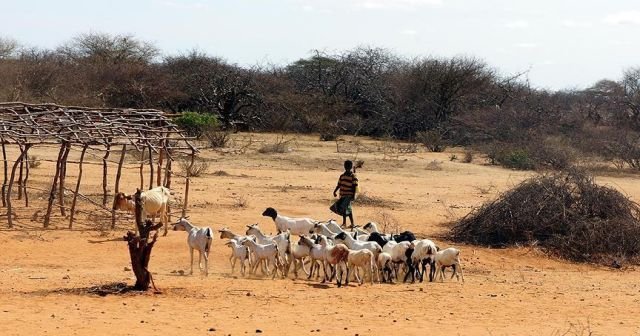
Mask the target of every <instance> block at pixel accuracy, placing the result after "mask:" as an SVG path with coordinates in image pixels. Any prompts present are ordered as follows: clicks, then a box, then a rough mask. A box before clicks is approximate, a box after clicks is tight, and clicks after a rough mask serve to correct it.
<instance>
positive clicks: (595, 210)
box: [450, 170, 640, 264]
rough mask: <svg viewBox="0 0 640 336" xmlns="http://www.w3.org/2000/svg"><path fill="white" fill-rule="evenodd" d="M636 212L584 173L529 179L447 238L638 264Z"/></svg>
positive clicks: (627, 201) (472, 215)
mask: <svg viewBox="0 0 640 336" xmlns="http://www.w3.org/2000/svg"><path fill="white" fill-rule="evenodd" d="M639 215H640V207H639V206H638V204H636V203H634V202H633V201H631V200H630V199H629V198H627V197H626V196H624V195H623V194H622V193H620V192H619V191H617V190H615V189H612V188H610V187H605V186H599V185H597V184H595V182H594V181H593V178H592V177H591V176H589V175H587V174H586V173H584V172H582V171H577V170H572V171H570V172H565V173H555V174H549V175H544V176H538V177H533V178H531V179H528V180H526V181H524V182H522V183H521V184H520V185H518V186H516V187H515V188H513V189H511V190H510V191H507V192H505V193H504V194H502V195H501V196H500V197H499V198H498V199H497V200H494V201H492V202H489V203H486V204H484V205H483V206H482V207H481V208H479V209H477V210H475V211H473V212H471V213H470V214H468V215H467V216H466V217H464V218H463V219H461V220H460V221H459V222H458V223H456V224H455V225H454V226H453V228H452V229H451V233H450V234H451V238H453V239H454V240H456V241H463V242H469V243H473V244H480V245H488V246H492V247H503V246H512V245H518V244H529V245H539V246H541V247H542V248H544V249H545V250H546V251H547V252H548V253H550V254H553V255H556V256H559V257H562V258H566V259H570V260H574V261H582V262H600V263H607V264H609V263H611V262H612V260H614V261H618V260H630V261H634V262H637V261H638V259H637V257H638V255H639V254H640V220H639V219H640V216H639Z"/></svg>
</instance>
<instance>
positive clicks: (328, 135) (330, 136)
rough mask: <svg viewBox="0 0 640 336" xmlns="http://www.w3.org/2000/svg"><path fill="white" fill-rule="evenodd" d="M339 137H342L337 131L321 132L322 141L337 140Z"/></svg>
mask: <svg viewBox="0 0 640 336" xmlns="http://www.w3.org/2000/svg"><path fill="white" fill-rule="evenodd" d="M339 138H340V135H339V134H337V133H335V132H322V133H320V141H336V140H338V139H339Z"/></svg>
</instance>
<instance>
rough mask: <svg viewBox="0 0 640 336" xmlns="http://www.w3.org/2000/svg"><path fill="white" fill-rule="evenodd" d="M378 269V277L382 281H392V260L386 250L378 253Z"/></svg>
mask: <svg viewBox="0 0 640 336" xmlns="http://www.w3.org/2000/svg"><path fill="white" fill-rule="evenodd" d="M378 269H379V270H380V278H381V279H382V282H393V280H392V277H393V271H394V268H393V261H392V259H391V255H390V254H389V253H387V252H382V253H380V254H379V255H378Z"/></svg>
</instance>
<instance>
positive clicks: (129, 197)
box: [124, 195, 133, 200]
mask: <svg viewBox="0 0 640 336" xmlns="http://www.w3.org/2000/svg"><path fill="white" fill-rule="evenodd" d="M124 198H126V199H128V200H132V199H133V195H124Z"/></svg>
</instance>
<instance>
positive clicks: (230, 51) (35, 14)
mask: <svg viewBox="0 0 640 336" xmlns="http://www.w3.org/2000/svg"><path fill="white" fill-rule="evenodd" d="M0 20H1V21H2V25H1V26H0V27H1V28H0V36H3V37H11V38H14V39H16V40H18V41H19V42H21V43H23V44H26V45H35V46H41V47H55V46H57V45H59V44H60V43H62V42H65V41H67V40H69V39H70V38H71V37H73V36H74V35H76V34H79V33H86V32H90V31H93V32H107V33H118V34H123V33H129V34H134V35H135V36H137V37H138V38H141V39H144V40H147V41H150V42H153V43H155V44H156V45H157V46H158V47H159V48H160V49H161V50H162V51H163V53H164V54H177V53H180V52H185V51H188V50H190V49H193V48H197V49H199V50H201V51H204V52H207V53H209V54H211V55H215V56H221V57H223V58H225V59H227V60H228V61H230V62H233V63H239V64H241V65H250V64H256V63H260V64H265V63H275V64H284V63H287V62H292V61H295V60H297V59H299V58H302V57H308V56H309V55H310V51H311V50H313V49H321V50H325V51H329V52H333V51H342V50H346V49H351V48H354V47H357V46H373V47H383V48H388V49H389V50H390V51H392V52H394V53H395V54H398V55H401V56H407V57H414V56H429V55H430V56H444V57H450V56H456V55H467V56H477V57H479V58H482V59H484V60H485V61H486V62H487V63H488V64H489V65H491V66H493V67H495V68H497V69H498V70H499V71H500V72H501V73H502V74H509V73H515V72H521V71H524V70H528V69H529V70H530V72H529V79H530V81H531V83H532V84H533V85H535V86H537V87H541V88H549V89H564V88H584V87H588V86H590V85H592V84H593V83H595V82H596V81H597V80H600V79H604V78H607V79H614V80H617V79H619V78H620V77H621V75H622V71H623V70H624V69H626V68H628V67H632V66H640V1H638V0H609V1H604V0H602V1H601V0H595V1H588V0H535V1H534V0H530V1H520V0H227V1H222V0H127V1H124V0H109V1H106V0H105V1H91V0H55V1H54V0H0Z"/></svg>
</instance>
